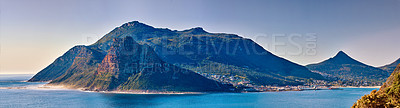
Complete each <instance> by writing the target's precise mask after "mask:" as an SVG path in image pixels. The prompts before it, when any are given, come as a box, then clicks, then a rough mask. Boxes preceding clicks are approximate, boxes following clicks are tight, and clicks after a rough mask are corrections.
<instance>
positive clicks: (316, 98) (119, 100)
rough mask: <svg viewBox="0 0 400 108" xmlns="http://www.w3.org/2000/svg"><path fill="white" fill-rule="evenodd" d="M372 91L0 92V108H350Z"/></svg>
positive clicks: (8, 81) (3, 83) (17, 81)
mask: <svg viewBox="0 0 400 108" xmlns="http://www.w3.org/2000/svg"><path fill="white" fill-rule="evenodd" d="M31 76H32V75H1V74H0V87H22V86H37V85H42V84H44V83H30V82H22V81H24V80H27V79H29V78H30V77H31ZM372 90H374V89H373V88H344V89H343V90H317V91H289V92H265V93H213V94H176V95H166V94H165V95H160V94H151V95H149V94H146V95H144V94H105V93H94V92H81V91H76V90H39V89H0V107H1V108H4V107H24V108H25V107H31V108H37V107H54V108H63V107H68V108H76V107H78V108H79V107H94V108H102V107H104V108H108V107H156V108H157V107H162V108H164V107H173V108H176V107H200V108H214V107H224V108H225V107H238V108H243V107H252V108H253V107H256V108H269V107H271V108H299V107H300V108H301V107H304V108H310V107H311V108H349V107H351V106H352V104H353V103H354V102H355V101H356V100H357V99H359V98H360V97H361V96H363V95H365V94H368V93H370V91H372Z"/></svg>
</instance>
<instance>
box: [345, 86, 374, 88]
mask: <svg viewBox="0 0 400 108" xmlns="http://www.w3.org/2000/svg"><path fill="white" fill-rule="evenodd" d="M338 88H381V86H339V87H338Z"/></svg>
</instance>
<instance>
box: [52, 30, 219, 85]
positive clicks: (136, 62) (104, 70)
mask: <svg viewBox="0 0 400 108" xmlns="http://www.w3.org/2000/svg"><path fill="white" fill-rule="evenodd" d="M49 84H50V85H63V86H67V87H71V88H85V89H89V90H96V91H111V90H117V91H132V90H146V91H147V90H150V91H190V92H204V91H224V90H225V88H223V87H224V86H223V85H222V84H220V83H218V82H216V81H213V80H210V79H207V78H205V77H203V76H201V75H199V74H196V73H194V72H192V71H189V70H186V69H182V68H179V67H176V66H174V65H172V64H169V63H165V62H164V61H162V60H161V59H160V58H159V57H158V56H157V55H156V53H155V52H154V51H153V49H152V48H151V47H149V46H147V45H140V44H138V43H136V42H135V41H134V40H133V39H132V37H125V38H123V39H120V38H115V39H114V41H113V43H112V46H111V47H110V49H109V50H108V51H107V54H106V55H105V56H102V55H101V53H98V52H96V50H92V51H85V52H80V54H79V55H78V56H77V57H76V59H75V60H74V62H73V64H72V66H71V67H70V68H69V69H68V70H67V71H66V73H65V74H64V75H62V76H60V77H58V78H56V79H55V80H53V81H51V82H50V83H49Z"/></svg>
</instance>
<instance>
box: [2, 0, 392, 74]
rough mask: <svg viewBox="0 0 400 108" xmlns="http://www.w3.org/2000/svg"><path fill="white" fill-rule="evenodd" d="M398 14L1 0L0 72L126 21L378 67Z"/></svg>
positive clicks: (237, 3) (310, 7)
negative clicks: (229, 36) (232, 36)
mask: <svg viewBox="0 0 400 108" xmlns="http://www.w3.org/2000/svg"><path fill="white" fill-rule="evenodd" d="M399 19H400V0H196V1H195V0H136V1H135V0H126V1H124V0H0V74H35V73H37V72H39V71H40V70H42V69H43V68H45V67H46V66H47V65H49V64H50V63H52V62H53V61H54V60H55V59H56V58H57V57H59V56H61V55H62V54H63V53H65V52H66V51H67V50H68V49H70V48H72V47H73V46H75V45H89V44H91V43H93V42H95V41H96V40H97V39H99V38H101V37H102V36H103V35H105V34H106V33H108V32H110V31H111V30H112V29H114V28H115V27H118V26H121V25H122V24H123V23H126V22H130V21H139V22H142V23H145V24H148V25H151V26H153V27H156V28H169V29H172V30H185V29H189V28H193V27H203V28H204V29H205V30H206V31H208V32H212V33H232V34H238V35H240V36H242V37H246V38H250V39H252V40H254V41H255V42H257V43H258V44H260V45H261V46H263V47H264V48H265V49H266V50H268V51H270V52H272V53H273V54H275V55H277V56H279V57H282V58H285V59H288V60H290V61H292V62H295V63H298V64H300V65H307V64H311V63H318V62H321V61H323V60H326V59H328V58H330V57H333V56H334V55H335V54H336V53H337V52H338V51H341V50H342V51H344V52H345V53H347V54H348V55H350V56H351V57H353V58H354V59H357V60H359V61H361V62H363V63H365V64H368V65H372V66H375V67H377V66H382V65H385V64H389V63H391V62H393V61H395V60H397V59H398V58H400V50H398V49H399V48H398V43H399V41H400V20H399ZM88 37H90V38H88Z"/></svg>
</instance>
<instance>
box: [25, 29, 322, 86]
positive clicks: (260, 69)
mask: <svg viewBox="0 0 400 108" xmlns="http://www.w3.org/2000/svg"><path fill="white" fill-rule="evenodd" d="M124 37H132V39H133V41H136V42H138V43H140V44H146V45H148V46H150V47H151V48H150V49H152V50H154V52H152V53H155V54H156V55H158V58H159V59H160V60H161V61H164V62H166V63H170V64H173V65H175V66H178V67H180V68H183V69H186V70H190V71H194V72H201V73H209V74H218V75H231V76H236V75H237V76H240V77H241V78H245V79H247V80H250V81H252V83H254V84H258V85H299V84H303V82H300V81H301V80H306V79H319V80H324V77H322V76H321V75H320V74H317V73H313V72H311V71H309V70H308V69H307V68H306V67H304V66H301V65H298V64H296V63H293V62H290V61H288V60H286V59H283V58H280V57H277V56H275V55H273V54H272V53H270V52H268V51H266V50H265V49H263V48H262V47H261V46H260V45H258V44H257V43H255V42H253V41H252V40H250V39H246V38H243V37H240V36H238V35H235V34H225V33H209V32H206V31H205V30H203V29H202V28H200V27H197V28H193V29H188V30H183V31H176V30H170V29H164V28H154V27H151V26H148V25H146V24H143V23H140V22H137V21H133V22H129V23H126V24H123V25H122V26H120V27H117V28H115V29H114V30H112V31H111V32H110V33H108V34H106V35H105V36H103V37H102V38H101V39H100V40H98V41H97V42H96V43H94V44H92V45H90V46H87V48H91V49H93V50H95V51H97V52H100V53H102V54H103V55H104V56H106V59H107V60H105V61H104V60H103V62H102V63H100V64H99V65H101V67H99V68H97V69H96V71H97V70H98V71H100V72H99V73H98V74H100V75H103V74H102V73H103V72H113V71H117V70H118V69H122V70H118V71H123V72H126V73H130V71H131V70H129V69H128V68H125V67H124V66H125V65H119V64H124V63H120V62H124V61H118V59H120V58H121V57H122V58H123V57H127V58H126V59H131V57H132V59H134V56H129V57H128V56H118V55H119V54H118V49H117V48H116V47H114V46H113V43H114V41H113V39H115V38H124ZM122 43H123V42H122ZM148 46H146V47H148ZM133 47H135V46H132V48H133ZM114 50H116V51H114ZM128 50H129V49H128ZM110 52H115V53H116V54H108V53H110ZM67 53H71V54H70V55H71V56H65V57H60V58H66V59H69V62H68V63H63V62H54V63H53V64H51V65H50V66H48V68H49V69H44V70H42V71H41V72H40V73H39V74H38V75H36V76H35V77H34V78H32V80H30V81H48V80H53V79H55V78H57V77H59V76H61V75H62V74H64V73H66V72H67V69H68V68H69V67H70V66H72V62H73V58H74V56H75V52H72V51H69V52H67ZM135 57H136V56H135ZM150 58H151V57H150ZM150 58H149V60H151V59H150ZM57 60H59V59H57ZM57 60H56V61H57ZM51 67H56V68H51ZM48 73H59V74H57V75H55V76H52V77H49V78H45V76H50V75H47V74H48ZM96 74H97V73H96ZM117 75H119V74H117ZM121 75H122V74H121ZM42 78H43V79H42Z"/></svg>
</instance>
